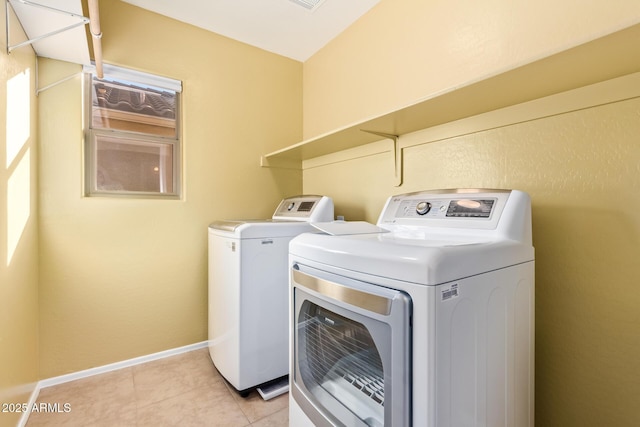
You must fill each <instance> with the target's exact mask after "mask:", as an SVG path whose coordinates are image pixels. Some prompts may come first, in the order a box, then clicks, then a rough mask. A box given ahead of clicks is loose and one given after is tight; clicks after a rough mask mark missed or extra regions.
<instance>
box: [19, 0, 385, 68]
mask: <svg viewBox="0 0 640 427" xmlns="http://www.w3.org/2000/svg"><path fill="white" fill-rule="evenodd" d="M122 1H124V2H126V3H130V4H132V5H135V6H138V7H141V8H144V9H147V10H150V11H152V12H155V13H158V14H161V15H165V16H168V17H170V18H173V19H176V20H179V21H182V22H186V23H188V24H191V25H195V26H197V27H200V28H203V29H205V30H208V31H212V32H214V33H217V34H221V35H223V36H226V37H229V38H232V39H235V40H238V41H241V42H244V43H247V44H250V45H253V46H256V47H258V48H261V49H264V50H267V51H269V52H273V53H276V54H279V55H282V56H286V57H289V58H292V59H295V60H297V61H301V62H304V61H306V60H307V59H308V58H309V57H310V56H312V55H313V54H314V53H316V52H317V51H318V50H319V49H321V48H322V47H323V46H325V45H326V44H327V43H328V42H329V41H331V40H332V39H333V38H334V37H336V36H337V35H338V34H340V33H341V32H342V31H344V30H345V29H346V28H347V27H348V26H349V25H351V24H352V23H353V22H355V21H356V20H357V19H358V18H360V17H361V16H362V15H364V14H365V13H366V12H367V11H369V10H370V9H371V8H373V7H374V6H375V5H376V4H377V3H379V2H380V0H180V1H176V0H122ZM9 4H10V5H11V6H12V8H13V10H14V11H15V13H16V15H17V17H18V19H19V20H20V24H21V25H22V27H23V28H24V30H25V33H26V34H27V37H28V38H29V39H38V38H39V37H41V36H44V35H48V34H50V33H55V34H54V35H50V36H47V37H43V38H42V39H39V40H38V41H35V42H34V43H33V44H32V46H33V48H34V50H35V51H36V54H37V55H38V56H42V57H47V58H54V59H60V60H62V61H67V62H73V63H77V64H89V63H90V58H89V48H88V40H87V32H86V30H85V26H84V25H82V20H83V16H82V15H83V9H82V3H81V0H29V1H27V2H23V1H22V0H9ZM301 4H303V5H301ZM67 12H69V13H67ZM68 27H73V28H70V29H66V28H68ZM61 29H66V30H65V31H59V30H61ZM105 37H109V35H108V34H105ZM23 41H25V40H24V39H20V40H13V39H11V40H9V45H10V46H16V45H19V44H20V43H22V42H23ZM17 48H21V47H17Z"/></svg>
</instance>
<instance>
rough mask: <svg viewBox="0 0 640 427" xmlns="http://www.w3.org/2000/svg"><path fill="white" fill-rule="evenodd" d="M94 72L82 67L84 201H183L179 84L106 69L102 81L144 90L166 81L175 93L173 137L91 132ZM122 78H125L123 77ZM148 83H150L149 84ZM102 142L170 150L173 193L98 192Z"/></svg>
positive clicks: (96, 129)
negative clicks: (122, 82) (127, 84)
mask: <svg viewBox="0 0 640 427" xmlns="http://www.w3.org/2000/svg"><path fill="white" fill-rule="evenodd" d="M94 76H95V69H94V68H93V67H85V69H84V75H83V78H84V81H83V91H84V95H83V102H84V106H83V113H84V120H83V122H84V128H85V130H84V156H83V157H84V171H83V173H84V180H83V186H84V188H83V194H84V196H85V197H118V198H134V199H164V200H167V199H170V200H176V199H178V200H179V199H181V198H182V136H181V135H182V133H181V128H182V127H181V121H182V118H181V102H182V96H181V95H182V91H181V83H180V82H178V81H175V80H170V79H164V78H162V77H159V76H154V75H151V74H146V73H140V72H137V71H133V70H127V69H124V68H120V67H114V66H106V64H105V78H107V79H113V80H119V81H127V82H131V83H133V84H140V85H143V86H145V85H146V86H153V87H160V88H163V87H162V86H158V85H156V84H155V83H156V82H158V81H160V82H163V81H165V80H166V81H167V82H169V84H168V85H167V87H164V88H165V89H168V90H171V91H174V92H175V94H176V100H175V130H176V132H175V137H168V136H160V135H153V134H148V133H144V132H136V131H131V130H120V129H112V128H93V125H92V116H93V91H94V89H93V87H94ZM123 76H124V77H123ZM147 82H151V83H150V84H149V83H147ZM99 138H105V139H107V140H111V139H113V140H125V141H126V140H130V141H134V142H140V143H141V144H143V145H147V144H149V145H152V146H157V147H161V145H163V144H164V145H168V146H170V148H171V150H172V169H173V173H172V176H171V178H170V179H171V184H172V188H173V191H172V192H162V191H158V192H155V191H150V192H149V191H129V190H105V189H98V185H97V183H98V163H97V155H98V144H99V142H98V139H99Z"/></svg>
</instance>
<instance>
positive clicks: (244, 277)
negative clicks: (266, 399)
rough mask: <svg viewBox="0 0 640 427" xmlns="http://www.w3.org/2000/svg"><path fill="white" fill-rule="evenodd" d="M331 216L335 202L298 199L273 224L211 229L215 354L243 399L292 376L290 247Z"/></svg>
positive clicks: (225, 224) (238, 223) (287, 202)
mask: <svg viewBox="0 0 640 427" xmlns="http://www.w3.org/2000/svg"><path fill="white" fill-rule="evenodd" d="M333 210H334V208H333V200H332V199H331V198H329V197H326V196H310V195H303V196H295V197H290V198H287V199H284V200H282V202H280V204H279V205H278V207H277V209H276V211H275V213H274V214H273V216H272V218H271V219H268V220H227V221H216V222H214V223H212V224H211V225H210V226H209V239H208V240H209V255H208V258H209V322H208V323H209V354H210V356H211V360H212V361H213V363H214V365H215V366H216V368H217V369H218V371H219V372H220V373H221V374H222V376H223V377H224V378H225V379H226V380H227V381H228V382H229V383H230V384H231V385H232V386H233V387H235V388H236V389H237V390H238V391H239V392H240V393H241V394H242V395H245V396H246V395H247V394H248V392H249V391H250V390H251V389H253V388H255V387H256V386H259V385H262V384H265V383H268V382H270V381H273V380H276V379H279V378H281V377H285V376H286V375H288V373H289V367H288V339H289V338H288V315H287V313H288V307H287V303H288V292H287V289H288V285H289V282H288V263H287V257H288V252H289V241H290V240H291V239H292V238H293V237H295V236H297V235H298V234H300V233H304V232H311V231H314V230H315V229H314V228H313V227H312V225H311V222H325V221H332V220H333Z"/></svg>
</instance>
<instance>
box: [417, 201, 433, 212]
mask: <svg viewBox="0 0 640 427" xmlns="http://www.w3.org/2000/svg"><path fill="white" fill-rule="evenodd" d="M430 210H431V203H429V202H420V203H418V204H417V205H416V213H417V214H418V215H424V214H426V213H427V212H429V211H430Z"/></svg>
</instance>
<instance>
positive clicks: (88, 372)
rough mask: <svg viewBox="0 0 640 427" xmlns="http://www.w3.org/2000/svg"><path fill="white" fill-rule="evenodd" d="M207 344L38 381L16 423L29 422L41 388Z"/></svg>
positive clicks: (186, 346) (23, 424)
mask: <svg viewBox="0 0 640 427" xmlns="http://www.w3.org/2000/svg"><path fill="white" fill-rule="evenodd" d="M208 344H209V342H208V341H202V342H198V343H195V344H189V345H185V346H183V347H178V348H172V349H169V350H165V351H160V352H158V353H152V354H148V355H146V356H140V357H135V358H133V359H128V360H123V361H121V362H116V363H110V364H108V365H104V366H97V367H95V368H90V369H85V370H83V371H78V372H74V373H71V374H66V375H60V376H57V377H52V378H47V379H45V380H40V381H38V383H37V384H36V387H35V389H34V390H33V392H32V393H31V397H30V398H29V403H28V411H27V412H24V413H23V414H22V417H21V418H20V421H19V422H18V427H24V426H26V425H27V421H28V420H29V414H30V413H31V408H33V405H34V404H35V403H36V401H37V400H38V395H39V394H40V390H41V389H43V388H46V387H52V386H55V385H59V384H64V383H68V382H70V381H75V380H79V379H81V378H87V377H92V376H94V375H100V374H104V373H107V372H112V371H117V370H118V369H124V368H129V367H131V366H135V365H141V364H143V363H147V362H152V361H154V360H159V359H164V358H165V357H171V356H176V355H178V354H182V353H188V352H190V351H194V350H199V349H201V348H206V347H207V346H208Z"/></svg>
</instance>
